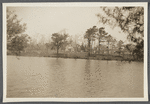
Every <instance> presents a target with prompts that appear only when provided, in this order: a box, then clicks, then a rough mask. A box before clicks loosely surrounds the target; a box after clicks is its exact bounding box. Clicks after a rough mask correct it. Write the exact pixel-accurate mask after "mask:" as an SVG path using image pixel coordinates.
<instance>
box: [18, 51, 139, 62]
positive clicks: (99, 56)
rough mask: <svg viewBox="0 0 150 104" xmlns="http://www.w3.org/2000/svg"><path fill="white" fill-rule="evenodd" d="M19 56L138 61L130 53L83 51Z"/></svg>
mask: <svg viewBox="0 0 150 104" xmlns="http://www.w3.org/2000/svg"><path fill="white" fill-rule="evenodd" d="M19 56H30V57H54V58H73V59H91V60H118V61H138V60H135V59H134V58H133V56H132V55H130V54H124V55H114V54H91V55H90V56H88V55H87V53H85V52H80V53H59V54H58V55H57V54H56V53H51V54H47V53H21V54H20V55H19Z"/></svg>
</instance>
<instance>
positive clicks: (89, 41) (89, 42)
mask: <svg viewBox="0 0 150 104" xmlns="http://www.w3.org/2000/svg"><path fill="white" fill-rule="evenodd" d="M90 44H91V40H88V56H90Z"/></svg>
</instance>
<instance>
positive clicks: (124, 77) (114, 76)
mask: <svg viewBox="0 0 150 104" xmlns="http://www.w3.org/2000/svg"><path fill="white" fill-rule="evenodd" d="M19 58H20V59H19V60H18V59H17V58H16V57H15V56H8V57H7V97H9V98H20V97H21V98H22V97H26V98H28V97H29V98H31V97H57V98H63V97H64V98H66V97H67V98H102V97H103V98H106V97H109V98H110V97H128V98H131V97H143V67H144V66H143V65H144V64H143V63H141V62H131V63H129V62H121V61H104V60H85V59H64V58H58V59H57V58H45V57H19Z"/></svg>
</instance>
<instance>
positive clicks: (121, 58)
mask: <svg viewBox="0 0 150 104" xmlns="http://www.w3.org/2000/svg"><path fill="white" fill-rule="evenodd" d="M7 56H16V55H7ZM19 56H23V57H45V58H49V57H50V58H65V59H86V60H106V61H128V62H131V61H133V62H143V61H139V60H134V59H125V58H123V57H121V56H112V55H110V56H108V57H109V58H108V57H107V58H106V57H105V56H99V57H92V56H90V57H88V56H87V57H67V56H56V55H55V56H54V55H53V56H32V55H18V57H19ZM16 57H17V56H16ZM104 57H105V58H104ZM110 57H111V58H110ZM118 57H119V58H118Z"/></svg>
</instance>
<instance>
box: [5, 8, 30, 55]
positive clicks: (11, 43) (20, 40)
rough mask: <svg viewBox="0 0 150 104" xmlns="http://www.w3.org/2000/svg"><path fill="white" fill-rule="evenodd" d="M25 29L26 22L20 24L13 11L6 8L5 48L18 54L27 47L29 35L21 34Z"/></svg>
mask: <svg viewBox="0 0 150 104" xmlns="http://www.w3.org/2000/svg"><path fill="white" fill-rule="evenodd" d="M25 30H26V24H25V23H24V24H21V20H19V19H18V18H17V15H16V14H15V12H12V11H10V10H9V9H8V8H7V49H8V50H9V51H11V52H12V53H13V54H16V55H19V54H20V52H21V51H23V50H24V49H25V47H27V43H28V40H29V38H30V37H28V35H27V34H22V33H23V32H25Z"/></svg>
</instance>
